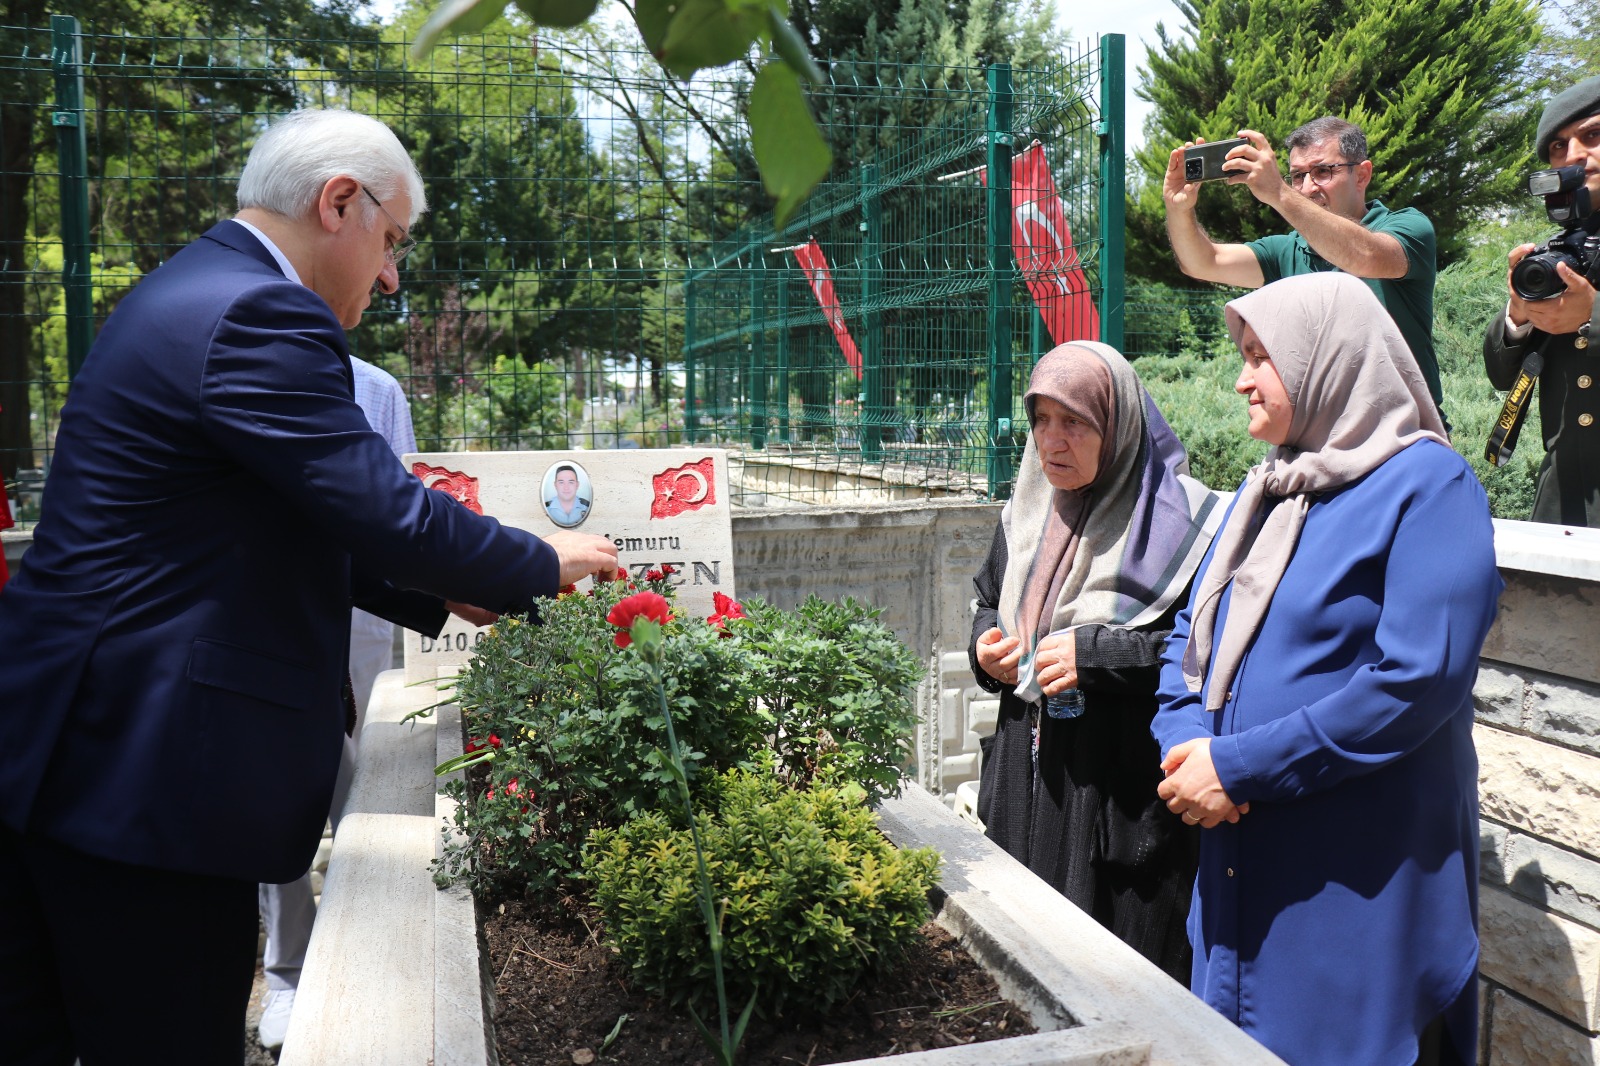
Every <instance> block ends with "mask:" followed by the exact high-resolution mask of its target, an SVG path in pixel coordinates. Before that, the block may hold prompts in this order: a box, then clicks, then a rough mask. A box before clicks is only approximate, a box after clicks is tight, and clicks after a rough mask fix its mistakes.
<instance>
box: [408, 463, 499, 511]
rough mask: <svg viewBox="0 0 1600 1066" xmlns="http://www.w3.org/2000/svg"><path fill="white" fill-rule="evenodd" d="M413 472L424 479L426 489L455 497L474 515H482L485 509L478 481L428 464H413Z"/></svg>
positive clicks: (455, 471) (460, 473) (466, 475)
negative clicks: (481, 501) (480, 501)
mask: <svg viewBox="0 0 1600 1066" xmlns="http://www.w3.org/2000/svg"><path fill="white" fill-rule="evenodd" d="M411 472H412V473H413V474H415V475H417V477H419V478H421V479H422V484H423V487H424V488H430V489H437V490H438V491H440V492H442V493H444V494H445V495H447V496H453V497H455V499H456V501H457V502H458V503H460V504H461V505H462V506H463V507H465V508H466V509H467V510H469V511H471V512H472V513H473V514H482V513H483V507H482V505H481V504H479V503H478V479H477V478H475V477H472V476H470V475H468V474H463V473H462V472H461V471H459V470H446V469H445V468H444V467H442V466H429V465H428V464H427V463H412V464H411Z"/></svg>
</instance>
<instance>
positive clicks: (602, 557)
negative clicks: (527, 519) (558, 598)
mask: <svg viewBox="0 0 1600 1066" xmlns="http://www.w3.org/2000/svg"><path fill="white" fill-rule="evenodd" d="M544 541H545V543H546V544H548V545H550V547H552V548H554V549H555V550H556V555H557V557H558V558H560V560H561V584H563V585H570V584H572V583H573V582H576V581H582V580H583V579H584V578H586V577H593V576H595V575H596V574H598V575H600V576H601V577H603V578H607V579H609V578H610V576H611V575H613V574H615V573H616V570H617V546H616V545H615V544H613V543H612V542H611V541H609V540H607V539H606V538H605V537H597V536H595V535H594V534H593V533H574V532H572V531H571V530H567V529H563V530H560V531H558V532H555V533H552V534H550V535H549V536H547V537H545V538H544Z"/></svg>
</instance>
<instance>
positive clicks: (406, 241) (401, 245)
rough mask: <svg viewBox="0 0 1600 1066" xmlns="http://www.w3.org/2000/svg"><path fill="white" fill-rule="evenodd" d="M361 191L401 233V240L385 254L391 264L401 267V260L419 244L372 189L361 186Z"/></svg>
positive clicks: (392, 245)
mask: <svg viewBox="0 0 1600 1066" xmlns="http://www.w3.org/2000/svg"><path fill="white" fill-rule="evenodd" d="M361 191H362V192H364V193H366V194H367V199H369V200H371V201H372V202H373V203H375V204H377V205H378V210H379V211H382V212H383V217H384V218H387V219H388V220H389V221H390V222H393V223H394V224H395V228H396V229H398V230H399V231H400V239H399V240H398V241H395V242H394V243H393V244H391V245H390V246H389V248H388V250H387V251H386V252H384V254H385V255H387V256H388V257H389V262H391V263H393V264H395V265H396V266H399V265H400V260H402V259H404V258H405V257H406V256H408V255H410V254H411V250H412V249H413V248H415V247H416V246H417V242H416V241H415V240H414V239H413V238H412V237H411V234H410V233H409V232H408V231H407V230H406V228H405V227H404V226H402V225H400V220H399V219H397V218H395V217H394V216H393V215H391V214H389V209H388V208H387V207H384V206H383V201H382V200H380V199H378V198H377V197H376V196H374V195H372V190H371V189H369V188H367V187H366V186H365V185H363V186H361Z"/></svg>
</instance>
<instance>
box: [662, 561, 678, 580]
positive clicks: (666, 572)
mask: <svg viewBox="0 0 1600 1066" xmlns="http://www.w3.org/2000/svg"><path fill="white" fill-rule="evenodd" d="M677 572H678V568H677V567H676V566H673V565H672V564H671V563H668V564H667V565H665V566H663V567H662V568H661V574H662V576H663V577H671V576H672V575H673V574H676V573H677Z"/></svg>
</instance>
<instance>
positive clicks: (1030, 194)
mask: <svg viewBox="0 0 1600 1066" xmlns="http://www.w3.org/2000/svg"><path fill="white" fill-rule="evenodd" d="M1011 252H1012V255H1014V256H1015V257H1016V260H1017V269H1018V270H1020V271H1021V272H1022V280H1023V281H1024V282H1025V283H1026V284H1027V286H1028V291H1029V292H1030V293H1032V294H1033V302H1034V303H1036V304H1037V305H1038V306H1039V316H1040V317H1041V318H1043V319H1044V324H1045V328H1047V329H1048V330H1049V331H1050V336H1051V337H1052V338H1053V339H1054V340H1055V342H1056V343H1057V344H1065V343H1066V342H1067V341H1081V340H1099V339H1100V313H1099V311H1097V310H1096V309H1095V306H1094V294H1093V293H1092V292H1091V291H1090V289H1089V279H1088V278H1087V277H1085V276H1084V273H1083V266H1082V264H1081V263H1080V262H1079V261H1078V253H1077V252H1076V251H1075V250H1074V249H1073V247H1072V227H1071V226H1069V225H1068V224H1067V212H1066V206H1065V205H1064V204H1063V203H1062V202H1061V197H1060V196H1059V195H1057V193H1056V183H1055V179H1054V178H1052V177H1051V176H1050V165H1049V163H1047V162H1046V161H1045V158H1044V145H1042V144H1039V143H1038V142H1037V141H1035V142H1034V143H1033V144H1031V145H1029V146H1028V147H1027V148H1025V149H1023V151H1022V152H1021V153H1020V154H1019V155H1017V156H1015V157H1014V158H1013V159H1012V160H1011Z"/></svg>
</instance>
